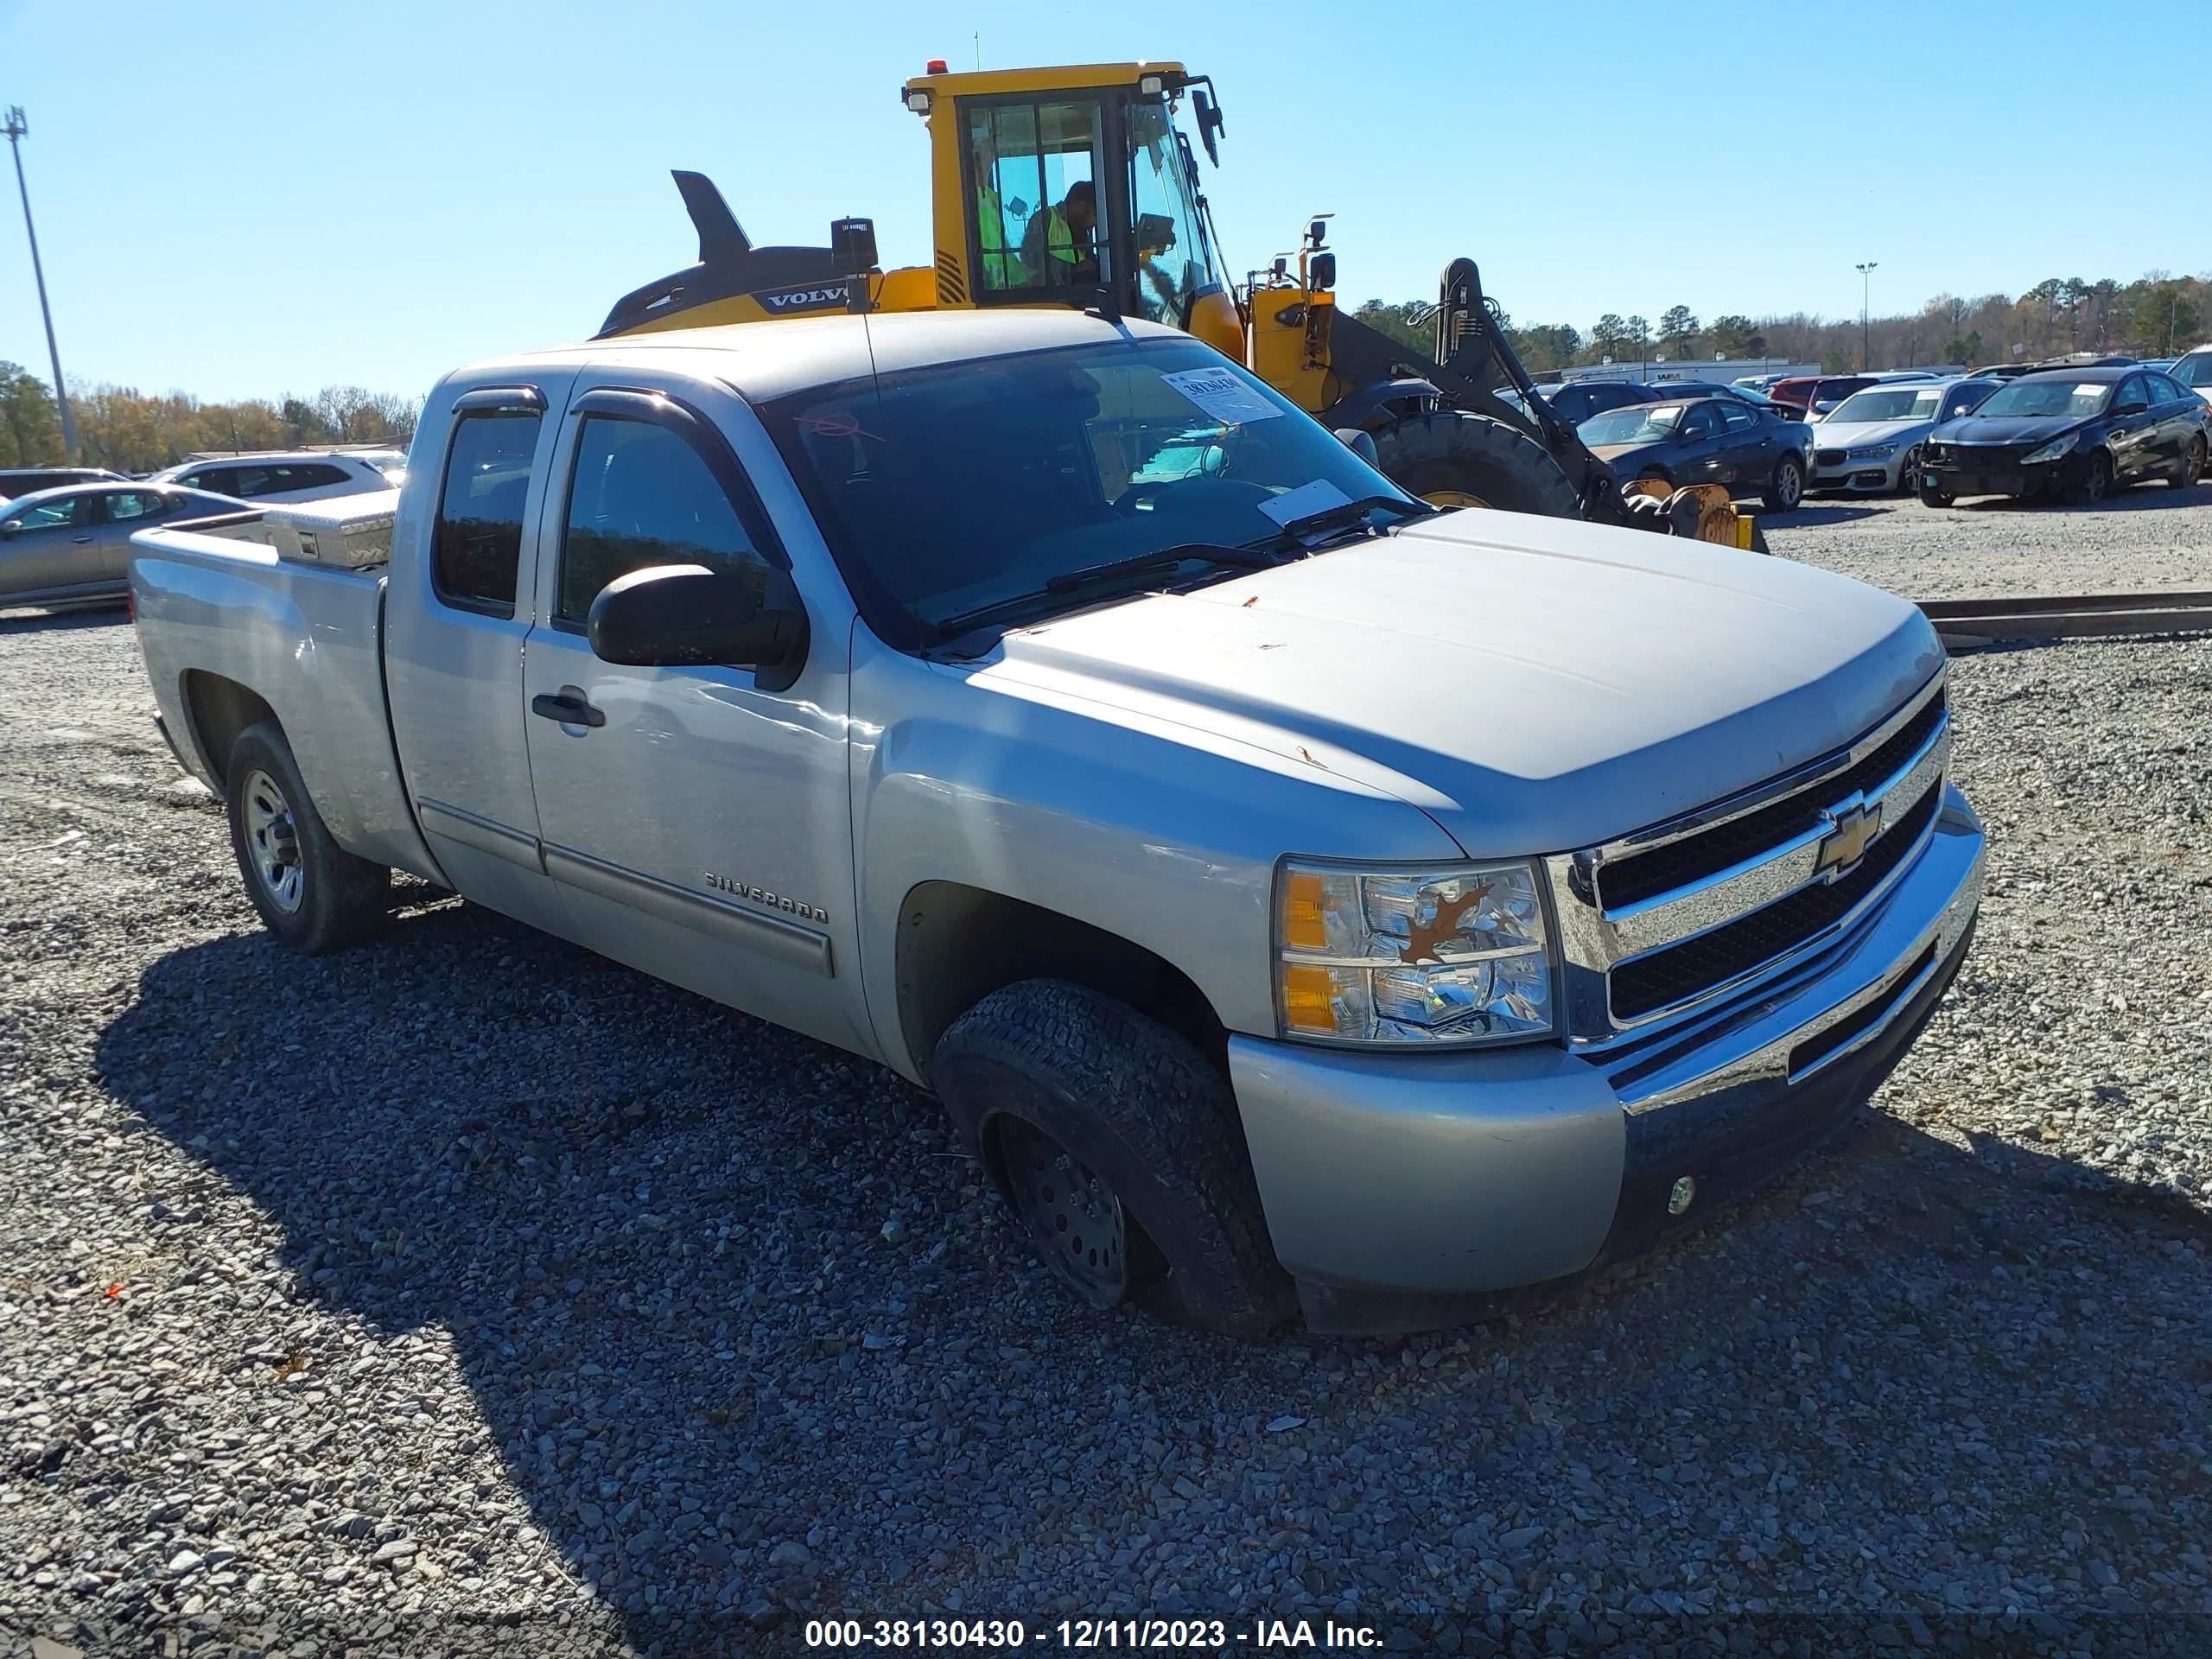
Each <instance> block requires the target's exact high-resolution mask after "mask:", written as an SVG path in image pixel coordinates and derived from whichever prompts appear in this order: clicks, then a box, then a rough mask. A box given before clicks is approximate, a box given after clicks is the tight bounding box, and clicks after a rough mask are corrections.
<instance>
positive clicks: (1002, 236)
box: [975, 138, 1029, 292]
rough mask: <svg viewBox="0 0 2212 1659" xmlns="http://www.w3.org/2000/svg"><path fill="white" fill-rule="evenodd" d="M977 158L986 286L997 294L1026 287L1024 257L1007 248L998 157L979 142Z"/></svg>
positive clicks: (978, 223) (978, 211) (978, 210)
mask: <svg viewBox="0 0 2212 1659" xmlns="http://www.w3.org/2000/svg"><path fill="white" fill-rule="evenodd" d="M975 158H976V235H977V236H978V237H979V238H981V239H982V245H983V286H984V287H985V288H986V289H990V290H991V291H993V292H999V291H1001V290H1003V289H1009V288H1026V287H1027V286H1028V283H1029V277H1028V274H1027V272H1025V271H1024V270H1022V268H1021V256H1020V254H1018V253H1015V252H1014V251H1012V250H1011V249H1009V248H1008V247H1007V245H1006V208H1005V207H1004V205H1003V204H1002V203H1001V201H1000V200H999V193H998V187H997V185H996V183H995V181H996V179H997V178H998V157H997V156H994V155H993V154H992V153H991V147H990V145H989V144H988V143H986V142H984V141H982V139H980V138H979V139H978V140H977V141H976V148H975Z"/></svg>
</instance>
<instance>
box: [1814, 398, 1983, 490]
mask: <svg viewBox="0 0 2212 1659" xmlns="http://www.w3.org/2000/svg"><path fill="white" fill-rule="evenodd" d="M2001 384H2002V383H2001V382H1999V381H1996V380H1909V381H1906V382H1905V383H1904V384H1903V385H1898V384H1897V383H1895V382H1891V383H1889V384H1887V385H1878V386H1868V387H1866V389H1865V390H1864V391H1854V392H1853V393H1852V394H1851V396H1850V397H1847V398H1845V399H1844V400H1843V402H1842V403H1840V404H1837V405H1836V407H1835V409H1834V410H1833V411H1832V412H1831V413H1830V414H1829V415H1828V416H1827V417H1826V418H1825V419H1823V420H1822V421H1821V423H1819V424H1818V425H1817V426H1815V427H1814V429H1813V470H1812V475H1811V476H1810V477H1808V479H1807V480H1805V487H1806V488H1807V489H1808V490H1853V491H1857V492H1859V493H1894V494H1904V493H1909V492H1910V490H1911V489H1912V486H1913V480H1914V477H1915V476H1916V474H1917V472H1918V470H1919V461H1920V443H1921V440H1922V439H1923V438H1925V437H1926V436H1927V435H1929V433H1930V432H1932V431H1934V430H1935V429H1936V428H1937V427H1938V426H1940V425H1941V424H1942V423H1944V422H1945V421H1955V420H1956V419H1957V418H1958V417H1959V416H1961V415H1967V414H1971V413H1972V412H1973V411H1974V410H1976V409H1978V408H1979V407H1980V404H1981V400H1982V399H1983V398H1985V397H1988V396H1989V394H1990V393H1992V392H1993V391H1996V390H1997V388H1998V387H1999V385H2001Z"/></svg>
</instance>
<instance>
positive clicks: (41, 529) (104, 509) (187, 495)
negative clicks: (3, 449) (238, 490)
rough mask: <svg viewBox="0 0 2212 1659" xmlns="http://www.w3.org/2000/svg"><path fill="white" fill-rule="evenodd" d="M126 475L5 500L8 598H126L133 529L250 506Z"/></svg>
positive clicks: (3, 595)
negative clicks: (114, 482) (117, 483)
mask: <svg viewBox="0 0 2212 1659" xmlns="http://www.w3.org/2000/svg"><path fill="white" fill-rule="evenodd" d="M123 482H124V486H125V487H123V488H117V487H114V486H111V485H107V484H71V485H67V486H63V487H62V488H60V489H54V490H35V491H33V492H32V493H30V494H29V495H22V496H17V497H16V498H15V499H13V500H11V501H10V502H8V503H7V504H6V505H4V506H0V605H75V604H81V603H86V602H88V601H96V600H116V599H121V598H122V597H123V596H124V593H125V592H126V591H127V589H128V575H129V572H128V566H129V563H130V533H131V532H132V531H137V530H143V529H145V528H147V527H148V526H149V525H151V524H160V523H162V522H163V521H171V522H174V521H175V520H178V519H181V518H206V517H207V516H208V515H210V514H213V513H225V512H238V510H239V509H240V508H242V507H244V506H245V503H244V502H242V501H232V500H231V499H227V498H226V497H224V496H219V495H210V494H208V493H207V492H206V491H204V490H188V489H183V488H181V487H180V486H176V485H173V484H132V483H130V481H129V480H123Z"/></svg>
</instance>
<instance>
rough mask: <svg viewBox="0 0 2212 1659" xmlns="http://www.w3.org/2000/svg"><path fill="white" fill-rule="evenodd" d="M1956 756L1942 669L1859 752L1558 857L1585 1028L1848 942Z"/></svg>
mask: <svg viewBox="0 0 2212 1659" xmlns="http://www.w3.org/2000/svg"><path fill="white" fill-rule="evenodd" d="M1949 757H1950V717H1949V711H1948V705H1947V702H1946V699H1945V695H1944V685H1943V677H1942V674H1941V673H1939V674H1938V675H1937V676H1936V678H1935V679H1933V680H1932V681H1930V682H1929V683H1928V684H1927V685H1925V686H1923V687H1922V688H1921V690H1919V691H1918V692H1916V693H1915V694H1914V695H1913V696H1912V697H1910V699H1908V700H1907V701H1906V702H1905V703H1904V704H1903V705H1902V706H1900V707H1899V708H1898V709H1897V710H1896V712H1895V713H1893V714H1892V715H1890V716H1889V717H1888V718H1887V719H1886V720H1885V721H1882V722H1881V724H1879V725H1878V726H1877V727H1875V728H1873V729H1872V731H1870V732H1868V733H1866V735H1864V736H1863V737H1861V738H1859V740H1858V741H1855V742H1853V743H1852V744H1851V745H1849V746H1848V747H1846V748H1843V749H1841V750H1839V751H1836V752H1835V753H1831V754H1828V755H1827V756H1824V757H1823V758H1822V759H1821V760H1817V761H1815V762H1813V763H1811V764H1809V765H1808V766H1801V767H1798V768H1796V769H1795V770H1794V771H1792V772H1789V773H1787V774H1785V775H1784V776H1783V777H1781V778H1778V779H1772V780H1770V782H1769V783H1767V784H1765V785H1762V786H1760V787H1759V788H1758V789H1756V790H1751V791H1746V792H1745V794H1743V795H1740V796H1737V797H1734V798H1731V799H1729V800H1726V801H1723V802H1720V803H1718V804H1714V805H1713V806H1711V807H1707V808H1705V809H1703V810H1700V811H1698V812H1695V813H1692V814H1689V815H1688V816H1686V817H1683V818H1681V819H1677V820H1675V821H1674V822H1672V823H1666V824H1661V825H1658V826H1656V827H1655V828H1653V829H1647V830H1643V831H1639V832H1638V833H1637V834H1635V835H1632V836H1625V837H1624V838H1623V839H1621V840H1619V841H1617V842H1610V843H1608V844H1607V845H1605V846H1604V847H1599V848H1593V849H1588V850H1586V851H1584V852H1580V853H1573V854H1567V855H1561V856H1559V857H1556V858H1554V859H1551V860H1550V861H1548V863H1549V868H1550V874H1551V879H1552V886H1553V896H1554V904H1555V906H1556V909H1557V913H1558V916H1559V921H1560V948H1561V952H1562V955H1563V957H1564V959H1565V993H1566V996H1565V1002H1566V1012H1567V1021H1568V1028H1569V1033H1570V1036H1571V1038H1572V1039H1573V1041H1574V1042H1575V1043H1576V1044H1577V1045H1578V1046H1590V1045H1592V1044H1602V1043H1605V1042H1609V1041H1611V1040H1613V1039H1617V1038H1618V1037H1620V1036H1621V1035H1622V1034H1623V1033H1627V1032H1630V1031H1632V1030H1641V1029H1643V1028H1644V1027H1650V1026H1653V1025H1656V1023H1658V1022H1660V1021H1663V1020H1670V1019H1672V1018H1674V1017H1675V1016H1677V1015H1681V1014H1687V1013H1688V1011H1690V1010H1691V1009H1694V1008H1699V1007H1707V1006H1709V1005H1713V1004H1715V1003H1716V1002H1717V1001H1718V1000H1719V998H1721V997H1723V996H1726V995H1730V994H1732V993H1736V992H1743V991H1748V990H1749V989H1750V988H1751V987H1753V986H1755V985H1758V984H1759V983H1762V982H1766V981H1768V980H1770V979H1771V978H1772V977H1773V976H1775V975H1776V974H1777V973H1779V972H1780V971H1781V970H1782V969H1783V968H1785V967H1786V966H1788V965H1789V964H1791V963H1798V962H1802V961H1805V960H1807V959H1808V957H1811V955H1812V954H1813V953H1815V951H1817V950H1820V949H1821V947H1822V946H1823V945H1824V944H1827V943H1828V942H1830V941H1833V940H1834V939H1836V938H1840V936H1841V935H1842V934H1843V933H1845V932H1846V931H1847V930H1848V929H1850V928H1851V927H1852V926H1853V925H1854V924H1855V923H1856V922H1857V920H1858V919H1859V918H1860V917H1861V916H1863V915H1865V914H1866V913H1868V912H1870V911H1871V910H1872V908H1873V907H1874V906H1876V905H1877V904H1878V902H1879V900H1880V899H1881V897H1882V895H1883V894H1885V893H1886V892H1887V891H1888V890H1889V888H1890V887H1891V886H1892V885H1894V883H1895V881H1896V880H1897V877H1898V876H1899V874H1901V872H1902V871H1903V870H1904V868H1906V867H1907V866H1909V865H1910V863H1911V862H1912V861H1913V859H1914V858H1915V857H1916V855H1917V854H1918V852H1919V851H1920V850H1921V849H1922V848H1923V847H1924V846H1925V845H1926V843H1927V842H1928V839H1929V836H1930V835H1931V834H1932V832H1933V827H1934V823H1935V820H1936V815H1937V813H1938V812H1939V811H1940V810H1941V809H1942V791H1943V779H1944V774H1945V770H1946V767H1947V766H1948V760H1949Z"/></svg>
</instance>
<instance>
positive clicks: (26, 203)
mask: <svg viewBox="0 0 2212 1659" xmlns="http://www.w3.org/2000/svg"><path fill="white" fill-rule="evenodd" d="M7 130H8V148H9V149H11V150H13V151H14V152H15V156H16V190H17V191H18V192H19V193H20V194H22V198H23V234H24V235H26V236H28V237H29V238H30V239H31V275H33V276H34V277H37V278H38V308H39V314H40V315H41V316H43V317H44V318H45V319H46V355H47V358H48V360H49V361H50V362H52V363H53V365H54V406H55V407H56V408H58V409H59V410H60V411H61V451H62V454H64V455H65V456H66V457H67V459H69V460H71V461H74V460H76V459H77V422H76V417H75V416H72V415H71V414H70V413H69V393H68V391H67V388H66V387H64V386H63V385H62V384H61V348H60V346H56V345H55V344H54V309H53V308H52V307H51V306H49V305H48V304H47V302H46V267H45V266H43V265H41V264H40V263H39V258H38V231H37V229H36V227H35V226H33V225H32V224H31V188H30V186H29V185H28V184H25V183H24V182H23V136H24V135H25V134H26V133H28V132H29V131H30V130H31V129H30V124H29V122H27V121H25V120H24V119H23V106H22V105H20V104H17V105H11V106H10V109H9V111H8V129H7ZM24 459H26V460H29V456H26V457H24Z"/></svg>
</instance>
